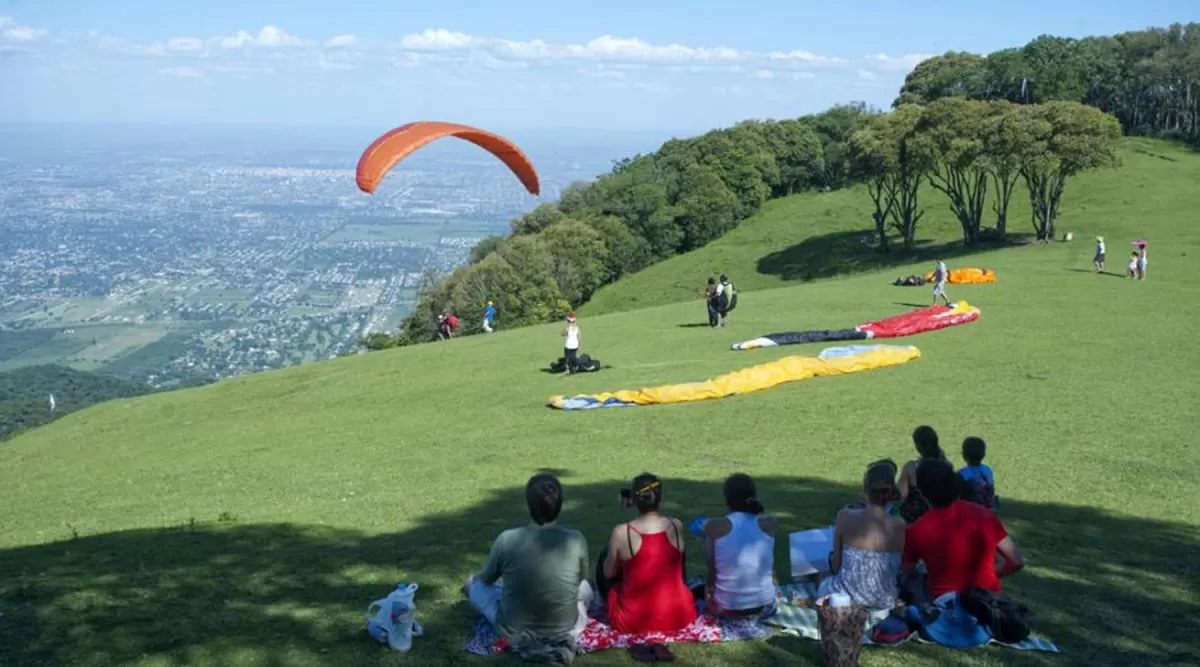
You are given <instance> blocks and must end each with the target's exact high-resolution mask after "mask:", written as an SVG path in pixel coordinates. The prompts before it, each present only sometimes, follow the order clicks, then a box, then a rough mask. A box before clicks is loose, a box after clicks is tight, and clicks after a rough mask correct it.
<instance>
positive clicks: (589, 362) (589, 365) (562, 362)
mask: <svg viewBox="0 0 1200 667" xmlns="http://www.w3.org/2000/svg"><path fill="white" fill-rule="evenodd" d="M598 370H600V360H599V359H593V358H591V357H589V356H588V355H586V354H581V355H579V356H578V357H576V358H575V372H576V373H579V372H584V373H594V372H595V371H598ZM550 372H551V373H565V372H567V360H566V359H565V358H563V357H559V358H558V359H557V360H556V361H551V362H550Z"/></svg>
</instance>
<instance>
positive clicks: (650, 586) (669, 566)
mask: <svg viewBox="0 0 1200 667" xmlns="http://www.w3.org/2000/svg"><path fill="white" fill-rule="evenodd" d="M621 495H622V504H623V505H624V506H625V507H636V508H637V511H638V516H637V518H636V519H634V520H632V521H630V522H628V523H623V524H621V525H619V526H617V527H616V528H614V529H613V532H612V537H611V538H610V539H609V542H608V548H607V549H605V550H604V552H602V553H601V555H600V563H599V566H600V570H601V571H600V572H598V573H597V577H596V581H597V587H598V588H599V589H600V594H601V596H603V597H605V598H606V601H607V603H608V618H609V621H610V623H611V625H612V627H613V629H614V630H617V631H618V632H627V633H633V634H640V633H645V632H674V631H676V630H679V629H681V628H683V627H685V626H687V625H688V624H689V623H691V622H692V621H694V620H696V601H695V598H694V596H693V595H692V592H691V591H690V590H688V587H687V585H686V584H685V583H684V578H685V574H684V568H683V561H684V541H683V536H684V532H683V523H682V522H681V521H680V520H679V519H676V518H674V517H667V516H663V515H662V514H661V513H660V512H659V507H660V506H661V505H662V497H663V489H662V480H660V479H659V478H658V477H657V476H655V475H652V474H650V473H642V474H641V475H638V476H637V477H635V478H634V480H633V486H632V487H631V488H630V489H627V490H625V491H622V494H621ZM655 650H658V651H660V653H661V652H662V651H663V650H664V649H655Z"/></svg>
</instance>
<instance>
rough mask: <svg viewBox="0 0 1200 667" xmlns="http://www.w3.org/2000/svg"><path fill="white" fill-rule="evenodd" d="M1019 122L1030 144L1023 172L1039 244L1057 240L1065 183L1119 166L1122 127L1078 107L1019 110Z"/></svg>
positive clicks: (1064, 104) (1058, 105) (1052, 105)
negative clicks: (1084, 174) (1118, 148)
mask: <svg viewBox="0 0 1200 667" xmlns="http://www.w3.org/2000/svg"><path fill="white" fill-rule="evenodd" d="M1015 114H1016V118H1015V119H1014V120H1015V121H1016V122H1019V123H1021V125H1022V126H1021V128H1020V131H1021V132H1023V133H1024V134H1025V136H1026V137H1027V138H1028V141H1027V142H1026V143H1025V144H1024V146H1023V147H1022V150H1021V153H1020V158H1019V160H1020V173H1021V177H1022V178H1023V179H1024V180H1025V185H1026V187H1027V188H1028V191H1029V204H1030V206H1031V208H1032V221H1033V228H1034V232H1035V233H1036V234H1037V237H1038V239H1039V240H1041V241H1050V240H1051V239H1053V238H1054V236H1055V223H1056V222H1057V220H1058V214H1059V209H1060V206H1061V204H1062V195H1063V191H1064V189H1065V188H1066V185H1067V180H1068V179H1070V178H1071V177H1073V176H1076V175H1078V174H1080V173H1082V172H1084V171H1089V170H1092V169H1100V168H1104V167H1115V166H1117V165H1118V164H1119V158H1118V156H1117V147H1118V146H1119V143H1120V140H1121V126H1120V124H1119V123H1118V122H1117V120H1116V119H1115V118H1113V117H1112V116H1109V115H1108V114H1105V113H1104V112H1102V111H1100V110H1098V109H1095V108H1093V107H1089V106H1084V105H1082V104H1079V103H1078V102H1048V103H1046V104H1039V105H1031V106H1023V107H1019V108H1018V109H1016V110H1015Z"/></svg>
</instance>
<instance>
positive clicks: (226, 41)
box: [217, 25, 307, 49]
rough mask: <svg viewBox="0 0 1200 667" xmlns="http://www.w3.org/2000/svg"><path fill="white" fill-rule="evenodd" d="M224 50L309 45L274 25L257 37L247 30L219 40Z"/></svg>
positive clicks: (263, 30) (265, 28)
mask: <svg viewBox="0 0 1200 667" xmlns="http://www.w3.org/2000/svg"><path fill="white" fill-rule="evenodd" d="M217 43H218V44H220V45H221V47H222V48H226V49H241V48H253V47H266V48H280V47H287V46H304V45H306V44H307V42H305V41H304V40H301V39H300V38H299V37H297V36H295V35H293V34H290V33H288V32H287V31H286V30H283V29H280V28H276V27H275V26H273V25H268V26H263V28H262V30H259V31H258V34H257V35H251V34H250V33H248V32H246V31H245V30H239V31H237V34H235V35H233V36H231V37H223V38H219V40H218V41H217Z"/></svg>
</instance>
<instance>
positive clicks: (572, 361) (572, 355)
mask: <svg viewBox="0 0 1200 667" xmlns="http://www.w3.org/2000/svg"><path fill="white" fill-rule="evenodd" d="M563 338H564V339H565V340H566V342H565V343H564V345H563V360H565V361H566V362H567V374H568V375H569V374H571V373H574V372H575V367H576V364H577V363H578V359H579V342H580V338H581V334H580V331H579V325H578V324H577V323H576V322H575V313H567V328H565V329H563Z"/></svg>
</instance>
